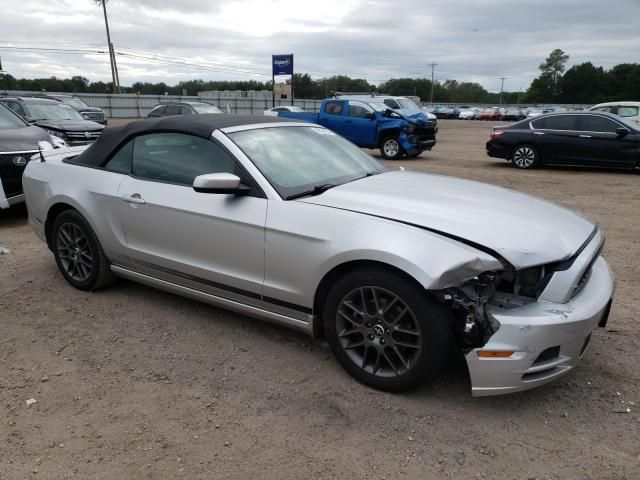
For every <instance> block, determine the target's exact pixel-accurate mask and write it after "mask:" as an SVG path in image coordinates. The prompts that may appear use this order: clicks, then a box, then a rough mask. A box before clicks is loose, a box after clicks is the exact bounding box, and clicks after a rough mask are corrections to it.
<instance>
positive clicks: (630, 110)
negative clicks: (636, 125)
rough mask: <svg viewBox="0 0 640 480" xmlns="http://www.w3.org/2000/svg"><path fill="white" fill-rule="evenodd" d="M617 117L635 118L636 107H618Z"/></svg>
mask: <svg viewBox="0 0 640 480" xmlns="http://www.w3.org/2000/svg"><path fill="white" fill-rule="evenodd" d="M618 116H619V117H637V116H638V107H631V106H624V107H623V106H621V107H618Z"/></svg>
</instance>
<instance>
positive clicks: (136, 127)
mask: <svg viewBox="0 0 640 480" xmlns="http://www.w3.org/2000/svg"><path fill="white" fill-rule="evenodd" d="M276 122H291V120H290V119H287V118H280V117H265V116H263V115H221V114H216V113H207V114H202V115H175V116H169V117H157V118H148V119H145V120H137V121H134V122H131V123H127V124H126V125H122V126H119V127H108V128H105V129H104V130H103V132H102V135H100V138H98V140H96V141H95V142H94V143H92V144H91V145H90V146H89V148H87V149H86V150H85V151H84V152H82V153H81V154H80V155H78V156H77V157H75V158H73V159H72V160H70V161H71V163H74V164H78V165H87V166H92V167H102V166H104V165H105V164H106V163H107V161H108V160H109V158H110V157H111V154H112V153H113V152H114V150H116V149H117V148H119V147H120V145H122V144H123V143H125V142H127V141H128V140H129V139H131V138H132V137H136V136H138V135H145V134H147V133H154V132H179V133H187V134H190V135H195V136H198V137H202V138H209V137H210V136H211V133H213V131H214V130H219V129H221V128H227V127H237V126H240V125H255V124H258V123H276Z"/></svg>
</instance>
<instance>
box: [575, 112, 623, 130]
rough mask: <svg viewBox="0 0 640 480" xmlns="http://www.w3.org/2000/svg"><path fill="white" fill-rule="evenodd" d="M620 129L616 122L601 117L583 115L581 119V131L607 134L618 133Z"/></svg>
mask: <svg viewBox="0 0 640 480" xmlns="http://www.w3.org/2000/svg"><path fill="white" fill-rule="evenodd" d="M619 127H620V125H618V124H617V123H616V122H612V121H611V120H609V119H608V118H604V117H601V116H599V115H582V116H581V117H580V130H582V131H583V132H607V133H616V130H617V129H618V128H619Z"/></svg>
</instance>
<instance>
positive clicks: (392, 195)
mask: <svg viewBox="0 0 640 480" xmlns="http://www.w3.org/2000/svg"><path fill="white" fill-rule="evenodd" d="M41 157H42V158H41V161H32V162H30V163H29V165H28V167H27V169H26V172H25V174H24V191H25V194H26V200H27V208H28V211H29V222H30V224H31V225H32V227H33V228H34V229H35V231H36V233H37V234H38V235H39V236H40V237H41V238H42V239H43V240H44V241H46V242H47V244H48V246H49V248H50V249H51V251H52V252H53V254H54V256H55V260H56V262H57V264H58V267H59V269H60V271H61V272H62V275H63V276H64V278H65V279H66V280H67V281H68V282H69V283H70V284H71V285H73V286H74V287H76V288H79V289H83V290H93V289H97V288H101V287H103V286H105V285H107V284H108V283H109V282H110V281H111V280H112V279H113V277H114V276H117V277H125V278H128V279H131V280H135V281H138V282H141V283H144V284H147V285H151V286H153V287H157V288H160V289H163V290H166V291H169V292H172V293H176V294H179V295H185V296H188V297H191V298H194V299H198V300H201V301H204V302H208V303H211V304H214V305H217V306H220V307H224V308H228V309H232V310H235V311H239V312H243V313H246V314H247V315H251V316H255V317H259V318H262V319H265V320H268V321H272V322H276V323H279V324H282V325H285V326H288V327H292V328H295V329H298V330H301V331H303V332H306V333H307V334H309V335H314V336H324V337H326V339H327V341H328V343H329V345H330V346H331V349H332V351H333V353H334V354H335V357H336V358H337V360H338V362H340V364H341V365H342V366H343V367H344V368H345V370H347V371H348V372H349V373H350V374H351V375H353V376H354V377H355V378H356V379H357V380H359V381H361V382H363V383H365V384H367V385H370V386H372V387H375V388H379V389H383V390H388V391H403V390H407V389H410V388H415V387H416V386H418V385H420V384H421V383H422V382H424V381H425V380H427V379H429V378H431V377H433V376H434V375H436V374H438V373H439V372H440V371H441V369H442V367H443V365H444V363H445V362H446V360H447V358H448V354H449V353H450V350H451V349H452V348H455V349H457V350H458V351H460V352H461V353H462V354H463V355H464V356H465V358H466V361H467V365H468V367H469V373H470V377H471V384H472V391H473V394H474V395H495V394H503V393H509V392H516V391H521V390H526V389H529V388H532V387H536V386H538V385H541V384H544V383H546V382H549V381H551V380H554V379H556V378H558V377H560V376H562V375H564V374H566V373H567V372H569V371H570V370H571V369H572V368H573V367H574V366H575V365H576V364H577V363H578V361H579V359H580V358H581V357H582V355H583V354H584V353H585V350H586V348H587V346H588V344H589V340H590V338H591V334H592V331H593V330H594V328H595V327H596V326H598V325H600V326H604V324H605V323H606V321H607V317H608V314H609V310H610V307H611V301H612V297H613V292H614V280H613V276H612V273H611V270H610V269H609V266H608V265H607V263H606V262H605V260H604V259H603V258H602V256H601V251H602V246H603V243H604V234H603V232H602V230H601V229H600V228H599V227H598V226H597V225H595V224H594V223H593V222H591V221H590V220H588V219H586V218H584V217H583V216H581V215H578V214H576V213H573V212H571V211H569V210H567V209H565V208H562V207H559V206H557V205H554V204H552V203H549V202H546V201H543V200H540V199H536V198H533V197H531V196H528V195H524V194H521V193H517V192H514V191H510V190H506V189H503V188H498V187H494V186H490V185H484V184H481V183H477V182H472V181H467V180H461V179H456V178H449V177H443V176H436V175H427V174H423V173H414V172H407V171H389V170H387V169H386V168H385V167H384V166H383V165H382V164H380V163H379V162H378V161H376V160H375V159H373V158H372V157H370V156H369V155H367V154H365V153H363V152H362V151H361V150H360V149H359V148H357V147H355V146H354V145H352V144H351V143H349V142H348V141H346V140H344V139H343V138H341V137H340V136H338V135H336V134H334V133H333V132H331V131H329V130H327V129H325V128H322V127H319V126H317V125H310V124H306V123H292V122H288V121H286V120H281V119H278V118H273V119H272V118H265V117H242V116H224V115H198V116H192V117H164V118H160V119H153V120H144V121H139V122H133V123H130V124H128V125H126V126H123V127H117V128H108V129H106V130H105V132H104V134H103V135H102V136H101V137H100V139H99V140H97V141H96V142H95V143H94V144H93V145H92V146H90V147H89V148H87V149H85V148H84V147H78V148H71V149H65V150H60V151H51V152H46V153H43V154H42V155H41Z"/></svg>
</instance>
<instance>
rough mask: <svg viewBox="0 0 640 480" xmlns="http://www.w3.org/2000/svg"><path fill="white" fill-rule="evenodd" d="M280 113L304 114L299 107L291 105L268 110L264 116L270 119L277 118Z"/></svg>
mask: <svg viewBox="0 0 640 480" xmlns="http://www.w3.org/2000/svg"><path fill="white" fill-rule="evenodd" d="M280 112H298V113H304V109H302V108H300V107H294V106H293V105H280V106H278V107H273V108H270V109H269V110H265V111H264V114H265V115H267V116H270V117H277V116H278V113H280Z"/></svg>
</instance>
